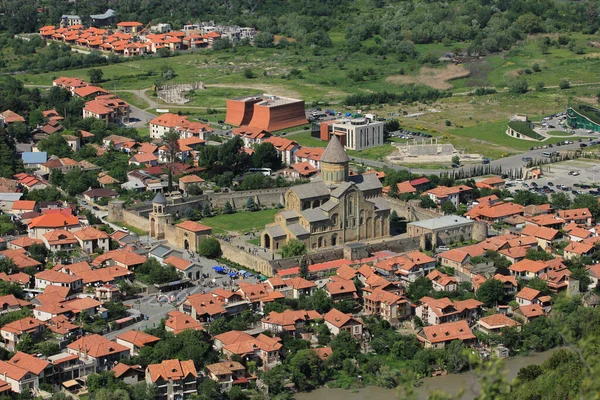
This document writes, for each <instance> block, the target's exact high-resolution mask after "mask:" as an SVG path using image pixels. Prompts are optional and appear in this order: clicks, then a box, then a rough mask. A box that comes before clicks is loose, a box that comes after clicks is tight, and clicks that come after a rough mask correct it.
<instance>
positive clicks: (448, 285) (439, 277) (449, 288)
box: [427, 269, 458, 292]
mask: <svg viewBox="0 0 600 400" xmlns="http://www.w3.org/2000/svg"><path fill="white" fill-rule="evenodd" d="M427 279H429V280H430V281H431V283H432V285H433V290H435V291H438V292H440V291H441V292H453V291H455V290H457V289H458V280H457V279H456V278H455V277H453V276H448V275H446V274H444V273H443V272H440V271H439V270H437V269H436V270H433V271H431V272H430V273H429V274H427Z"/></svg>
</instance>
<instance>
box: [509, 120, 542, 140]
mask: <svg viewBox="0 0 600 400" xmlns="http://www.w3.org/2000/svg"><path fill="white" fill-rule="evenodd" d="M508 126H509V127H511V128H512V129H514V130H515V131H517V132H518V133H520V134H521V135H523V136H527V137H528V138H531V139H536V140H540V139H543V136H542V135H540V134H539V133H537V132H536V131H534V130H533V129H531V126H530V124H529V123H528V122H525V121H510V122H509V123H508Z"/></svg>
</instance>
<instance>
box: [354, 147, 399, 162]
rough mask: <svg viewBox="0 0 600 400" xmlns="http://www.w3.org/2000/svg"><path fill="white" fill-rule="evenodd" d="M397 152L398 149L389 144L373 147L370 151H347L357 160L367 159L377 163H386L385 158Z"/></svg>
mask: <svg viewBox="0 0 600 400" xmlns="http://www.w3.org/2000/svg"><path fill="white" fill-rule="evenodd" d="M394 151H396V148H395V147H394V146H392V145H391V144H389V143H386V144H384V145H383V146H377V147H371V148H369V149H365V150H360V151H355V150H347V153H348V155H349V156H352V157H357V158H366V159H369V160H375V161H385V158H386V157H387V156H389V155H390V154H392V153H393V152H394Z"/></svg>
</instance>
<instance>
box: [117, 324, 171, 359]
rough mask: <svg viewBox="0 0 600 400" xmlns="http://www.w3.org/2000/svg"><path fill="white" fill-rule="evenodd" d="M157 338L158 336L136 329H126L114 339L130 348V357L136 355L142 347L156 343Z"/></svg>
mask: <svg viewBox="0 0 600 400" xmlns="http://www.w3.org/2000/svg"><path fill="white" fill-rule="evenodd" d="M159 340H160V338H157V337H156V336H152V335H149V334H147V333H145V332H142V331H137V330H130V331H126V332H123V333H121V334H119V335H117V337H115V341H116V342H117V343H118V344H120V345H123V346H125V347H127V348H128V349H129V350H130V353H131V356H132V357H133V356H136V355H138V354H139V352H140V350H141V348H142V347H144V346H151V345H153V344H155V343H158V341H159Z"/></svg>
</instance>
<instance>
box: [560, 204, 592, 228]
mask: <svg viewBox="0 0 600 400" xmlns="http://www.w3.org/2000/svg"><path fill="white" fill-rule="evenodd" d="M558 216H559V217H560V218H562V219H564V220H565V221H566V222H567V223H570V222H574V223H576V224H578V225H585V226H592V222H593V217H592V213H591V212H590V210H588V209H587V208H577V209H573V210H558Z"/></svg>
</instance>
